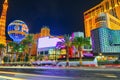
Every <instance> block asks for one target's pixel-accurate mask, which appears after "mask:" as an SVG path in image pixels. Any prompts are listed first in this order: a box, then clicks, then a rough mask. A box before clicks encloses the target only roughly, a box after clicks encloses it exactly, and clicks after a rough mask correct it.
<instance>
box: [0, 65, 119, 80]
mask: <svg viewBox="0 0 120 80" xmlns="http://www.w3.org/2000/svg"><path fill="white" fill-rule="evenodd" d="M0 80H120V69H113V68H109V69H104V68H50V67H48V68H47V67H46V68H29V67H28V68H20V67H19V68H8V67H7V68H0Z"/></svg>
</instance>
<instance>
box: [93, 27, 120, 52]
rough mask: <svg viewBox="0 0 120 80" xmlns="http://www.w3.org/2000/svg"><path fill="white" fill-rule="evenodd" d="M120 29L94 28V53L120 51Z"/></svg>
mask: <svg viewBox="0 0 120 80" xmlns="http://www.w3.org/2000/svg"><path fill="white" fill-rule="evenodd" d="M118 36H120V30H111V29H109V28H107V27H102V28H98V29H95V30H92V43H93V52H94V53H120V37H118Z"/></svg>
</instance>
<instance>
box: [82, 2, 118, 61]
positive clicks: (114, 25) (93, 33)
mask: <svg viewBox="0 0 120 80" xmlns="http://www.w3.org/2000/svg"><path fill="white" fill-rule="evenodd" d="M119 9H120V0H103V1H102V2H101V3H100V4H98V5H96V6H95V7H93V8H91V9H89V10H87V11H85V12H84V24H85V36H86V37H91V38H92V49H93V53H94V54H97V55H100V56H101V57H103V59H105V60H108V59H109V60H117V59H119V57H120V37H119V36H120V10H119Z"/></svg>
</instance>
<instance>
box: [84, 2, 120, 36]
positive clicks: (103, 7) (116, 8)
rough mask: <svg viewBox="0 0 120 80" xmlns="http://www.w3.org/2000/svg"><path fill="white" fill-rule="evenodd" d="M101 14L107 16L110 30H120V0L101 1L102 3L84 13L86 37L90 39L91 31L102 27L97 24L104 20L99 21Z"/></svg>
mask: <svg viewBox="0 0 120 80" xmlns="http://www.w3.org/2000/svg"><path fill="white" fill-rule="evenodd" d="M100 13H105V14H106V16H107V22H106V23H107V25H108V26H107V27H108V28H110V29H112V30H120V26H118V25H119V24H120V0H101V3H99V4H98V5H96V6H94V7H93V8H91V9H89V10H87V11H85V12H84V24H85V35H86V37H90V36H91V31H92V30H94V29H97V28H99V27H100V24H98V23H97V22H98V21H100V19H102V18H99V20H98V16H99V15H100ZM108 18H109V19H108ZM113 23H114V24H113Z"/></svg>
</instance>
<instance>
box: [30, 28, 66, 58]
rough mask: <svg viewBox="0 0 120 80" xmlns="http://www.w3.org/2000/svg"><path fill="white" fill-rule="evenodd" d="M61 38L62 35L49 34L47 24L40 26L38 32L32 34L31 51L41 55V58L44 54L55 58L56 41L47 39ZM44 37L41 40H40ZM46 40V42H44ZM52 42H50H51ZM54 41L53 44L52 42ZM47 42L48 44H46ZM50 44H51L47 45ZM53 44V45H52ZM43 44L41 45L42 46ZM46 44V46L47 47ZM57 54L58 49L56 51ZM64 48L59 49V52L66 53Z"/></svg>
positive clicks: (33, 53)
mask: <svg viewBox="0 0 120 80" xmlns="http://www.w3.org/2000/svg"><path fill="white" fill-rule="evenodd" d="M48 38H49V39H51V40H54V39H57V40H58V39H63V36H51V34H50V29H49V28H48V27H47V26H44V27H42V28H41V30H40V33H37V34H34V41H35V42H34V44H32V48H31V53H32V55H37V56H41V57H42V59H43V58H44V57H45V58H46V56H47V57H49V59H55V55H56V54H55V47H56V45H55V44H56V43H57V42H53V41H49V39H48ZM42 39H44V40H43V41H40V40H42ZM44 41H46V42H44ZM51 43H52V44H51ZM53 43H54V44H53ZM47 44H48V45H47ZM49 44H51V45H52V47H51V45H49ZM53 45H54V46H53ZM42 46H43V47H42ZM47 46H48V47H47ZM57 52H58V53H57V54H59V52H60V51H57ZM65 52H66V51H65V50H63V49H62V50H61V54H66V53H65Z"/></svg>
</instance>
